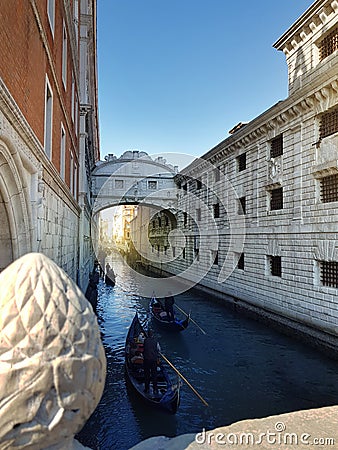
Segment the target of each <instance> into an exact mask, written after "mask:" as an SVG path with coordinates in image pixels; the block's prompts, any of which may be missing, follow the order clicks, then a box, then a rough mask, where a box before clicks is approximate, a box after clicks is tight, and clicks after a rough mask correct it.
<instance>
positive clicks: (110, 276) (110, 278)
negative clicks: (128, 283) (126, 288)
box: [104, 270, 116, 287]
mask: <svg viewBox="0 0 338 450" xmlns="http://www.w3.org/2000/svg"><path fill="white" fill-rule="evenodd" d="M104 282H105V283H106V285H107V286H112V287H114V286H115V282H116V277H115V274H114V272H113V271H112V270H110V271H108V272H107V273H106V276H105V277H104Z"/></svg>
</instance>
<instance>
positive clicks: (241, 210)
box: [238, 197, 246, 215]
mask: <svg viewBox="0 0 338 450" xmlns="http://www.w3.org/2000/svg"><path fill="white" fill-rule="evenodd" d="M245 208H246V200H245V197H241V198H240V199H239V206H238V214H239V215H245V213H246V209H245Z"/></svg>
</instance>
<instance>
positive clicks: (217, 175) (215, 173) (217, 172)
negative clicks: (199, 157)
mask: <svg viewBox="0 0 338 450" xmlns="http://www.w3.org/2000/svg"><path fill="white" fill-rule="evenodd" d="M220 179H221V173H220V171H219V168H218V167H216V169H214V180H215V182H216V183H217V181H219V180H220Z"/></svg>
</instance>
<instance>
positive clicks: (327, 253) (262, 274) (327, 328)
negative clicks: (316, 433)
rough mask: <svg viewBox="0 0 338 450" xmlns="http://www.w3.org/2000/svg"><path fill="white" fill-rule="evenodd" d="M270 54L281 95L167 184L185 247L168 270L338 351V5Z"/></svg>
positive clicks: (317, 12)
mask: <svg viewBox="0 0 338 450" xmlns="http://www.w3.org/2000/svg"><path fill="white" fill-rule="evenodd" d="M274 47H275V48H276V49H277V50H280V51H283V52H284V54H285V56H286V61H287V65H288V82H289V95H288V97H287V98H286V99H285V100H283V101H280V102H278V103H277V104H276V105H274V106H273V107H271V108H270V109H269V110H267V111H265V112H263V113H262V114H261V115H260V116H258V117H257V118H255V119H254V120H252V121H251V122H249V123H247V124H239V125H238V126H236V127H235V128H234V130H232V132H233V134H232V135H231V136H230V137H228V138H227V139H225V140H224V141H222V142H221V143H219V144H218V145H217V146H215V147H214V148H212V149H211V150H210V151H208V152H207V153H206V154H205V155H203V156H202V157H201V159H199V160H196V161H195V162H193V163H192V164H190V165H189V166H188V167H186V168H185V169H184V170H183V171H182V172H181V173H180V174H179V175H178V176H177V182H178V184H179V186H180V188H181V193H180V195H179V204H178V209H179V210H181V212H180V213H179V214H178V224H179V228H180V229H181V230H182V231H183V232H184V233H185V237H186V243H185V248H184V252H183V248H182V249H179V250H180V251H179V255H180V256H178V257H176V259H175V261H174V262H173V263H171V264H168V265H167V270H168V272H171V273H176V274H179V273H181V272H182V271H183V270H184V269H186V268H187V267H188V266H190V265H195V267H196V269H195V274H196V278H198V276H202V277H203V276H204V278H203V279H202V281H201V283H200V287H202V288H204V289H205V290H207V291H211V292H214V293H216V294H218V295H220V296H221V297H223V298H224V299H227V300H229V301H230V302H233V304H236V305H238V306H239V307H240V306H241V305H242V306H243V307H245V308H247V309H251V310H252V311H255V312H258V313H259V314H263V315H265V316H269V317H270V318H272V319H273V320H276V321H278V322H280V323H282V324H284V326H285V328H287V327H290V328H291V329H292V328H293V329H296V330H298V332H300V331H304V333H306V335H313V336H315V338H316V339H317V341H319V342H321V343H325V345H327V346H329V347H331V348H333V347H335V349H337V348H338V345H337V335H338V296H337V293H338V2H337V1H336V0H317V1H315V2H314V3H313V5H312V6H311V7H310V8H309V9H308V10H307V11H306V12H305V13H304V14H303V15H302V16H301V17H300V18H299V19H298V20H297V21H296V22H295V23H294V24H293V25H292V26H291V27H290V29H289V30H288V31H286V33H284V34H283V36H282V37H281V38H280V39H278V41H277V42H276V43H275V44H274ZM172 250H173V249H171V252H172ZM176 254H177V249H176Z"/></svg>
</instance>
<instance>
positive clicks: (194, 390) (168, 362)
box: [160, 352, 209, 406]
mask: <svg viewBox="0 0 338 450" xmlns="http://www.w3.org/2000/svg"><path fill="white" fill-rule="evenodd" d="M160 355H161V357H162V358H163V359H164V361H165V362H166V363H167V364H169V366H170V367H171V368H172V369H173V370H174V371H175V372H176V373H177V375H178V376H179V377H180V378H182V380H183V381H184V382H185V383H186V384H187V385H188V386H189V387H190V389H191V390H192V391H193V393H194V394H195V395H197V397H198V398H199V399H200V400H201V402H202V403H203V404H204V405H205V406H209V404H208V403H207V402H206V401H205V400H204V398H203V397H202V396H201V395H200V394H199V393H198V392H197V391H196V389H195V388H194V387H193V386H192V385H191V384H190V383H189V381H188V380H187V379H186V378H185V377H184V376H183V375H182V374H181V372H180V371H179V370H178V369H176V367H175V366H174V364H172V363H171V362H170V361H169V359H168V358H166V357H165V356H164V355H163V353H161V352H160Z"/></svg>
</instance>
